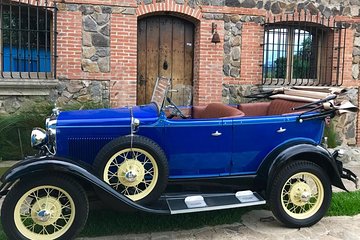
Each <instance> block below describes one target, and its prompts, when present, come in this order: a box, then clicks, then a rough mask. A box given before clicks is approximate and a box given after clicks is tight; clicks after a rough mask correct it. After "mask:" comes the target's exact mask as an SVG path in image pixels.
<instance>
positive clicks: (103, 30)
mask: <svg viewBox="0 0 360 240" xmlns="http://www.w3.org/2000/svg"><path fill="white" fill-rule="evenodd" d="M99 32H100V33H102V34H103V35H105V36H107V37H109V36H110V26H109V24H106V25H105V26H104V27H102V28H101V29H100V31H99Z"/></svg>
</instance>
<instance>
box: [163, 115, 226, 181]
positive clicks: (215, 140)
mask: <svg viewBox="0 0 360 240" xmlns="http://www.w3.org/2000/svg"><path fill="white" fill-rule="evenodd" d="M231 128H232V126H231V121H227V122H224V121H223V120H217V119H196V120H195V119H184V120H168V119H167V120H166V121H165V140H164V141H165V146H166V149H165V151H166V154H167V157H168V161H169V170H170V178H198V177H213V176H223V175H229V173H230V164H231V147H232V146H231V142H232V141H231V140H232V130H231Z"/></svg>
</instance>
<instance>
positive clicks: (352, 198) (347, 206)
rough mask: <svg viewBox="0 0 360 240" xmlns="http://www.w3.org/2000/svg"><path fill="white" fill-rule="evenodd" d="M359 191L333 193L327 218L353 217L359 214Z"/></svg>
mask: <svg viewBox="0 0 360 240" xmlns="http://www.w3.org/2000/svg"><path fill="white" fill-rule="evenodd" d="M359 203H360V191H356V192H341V193H334V194H333V198H332V202H331V207H330V209H329V211H328V213H327V215H328V216H354V215H357V214H359V213H360V204H359Z"/></svg>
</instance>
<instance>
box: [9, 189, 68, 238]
mask: <svg viewBox="0 0 360 240" xmlns="http://www.w3.org/2000/svg"><path fill="white" fill-rule="evenodd" d="M74 219H75V204H74V201H73V199H72V198H71V196H70V194H68V193H67V192H66V191H65V190H63V189H61V188H59V187H55V186H39V187H36V188H32V189H31V190H29V191H27V192H26V193H25V194H24V195H23V196H22V197H21V198H20V199H19V201H18V202H17V203H16V206H15V210H14V222H15V225H16V228H17V229H18V230H19V232H20V233H21V234H22V235H23V236H25V237H26V238H28V239H37V240H43V239H56V238H59V237H61V236H63V235H64V234H65V233H66V232H67V231H68V230H69V228H70V227H71V225H72V223H73V222H74Z"/></svg>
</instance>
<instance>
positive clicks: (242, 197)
mask: <svg viewBox="0 0 360 240" xmlns="http://www.w3.org/2000/svg"><path fill="white" fill-rule="evenodd" d="M166 202H167V204H168V207H169V209H170V212H171V214H180V213H192V212H205V211H213V210H222V209H230V208H241V207H249V206H256V205H263V204H266V201H265V200H264V199H263V198H262V197H261V196H260V195H259V194H258V193H256V192H252V191H240V192H237V193H235V194H234V193H224V194H204V195H191V196H189V195H188V196H166Z"/></svg>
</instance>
